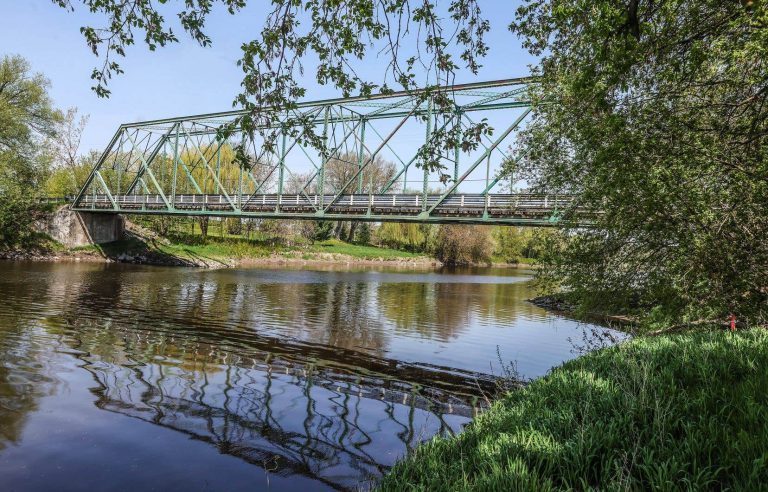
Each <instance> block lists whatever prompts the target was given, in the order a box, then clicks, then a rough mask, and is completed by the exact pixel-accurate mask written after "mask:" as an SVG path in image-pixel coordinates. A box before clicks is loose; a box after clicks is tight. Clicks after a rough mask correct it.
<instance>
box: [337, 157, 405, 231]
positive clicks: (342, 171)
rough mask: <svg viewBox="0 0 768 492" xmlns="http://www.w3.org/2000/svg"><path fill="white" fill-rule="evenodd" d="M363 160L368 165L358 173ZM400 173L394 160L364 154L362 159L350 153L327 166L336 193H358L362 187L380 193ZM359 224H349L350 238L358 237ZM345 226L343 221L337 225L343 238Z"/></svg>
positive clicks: (368, 191)
mask: <svg viewBox="0 0 768 492" xmlns="http://www.w3.org/2000/svg"><path fill="white" fill-rule="evenodd" d="M368 161H371V162H368ZM361 163H362V164H367V165H366V166H365V168H364V169H363V170H362V171H360V172H359V173H358V170H359V166H360V164H361ZM396 174H397V167H396V166H395V163H394V162H391V161H387V160H386V159H383V158H382V157H381V156H376V157H374V158H373V160H371V158H370V156H369V155H363V156H362V159H361V160H358V156H357V155H355V154H354V153H350V152H345V153H342V154H341V155H339V156H337V157H334V158H332V159H329V160H328V162H327V163H326V165H325V179H326V183H327V185H328V186H329V188H330V191H332V192H334V193H357V192H358V189H359V191H360V192H361V193H378V192H379V190H381V189H383V188H384V186H386V185H387V184H388V183H389V182H390V181H391V180H392V179H394V177H395V175H396ZM393 184H394V183H393ZM358 224H359V221H356V220H353V221H351V222H350V223H349V232H348V233H347V236H346V239H347V241H352V240H353V239H354V237H355V231H356V229H357V226H358ZM345 226H346V224H345V223H344V222H342V221H339V222H338V223H337V224H336V229H335V232H334V235H335V236H336V237H337V238H339V239H341V236H342V231H343V230H344V228H345Z"/></svg>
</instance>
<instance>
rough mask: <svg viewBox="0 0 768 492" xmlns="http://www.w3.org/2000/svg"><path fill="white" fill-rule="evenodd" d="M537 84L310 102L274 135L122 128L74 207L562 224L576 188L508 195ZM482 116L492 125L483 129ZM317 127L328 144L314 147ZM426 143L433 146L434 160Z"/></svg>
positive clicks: (192, 125) (236, 125)
mask: <svg viewBox="0 0 768 492" xmlns="http://www.w3.org/2000/svg"><path fill="white" fill-rule="evenodd" d="M531 83H533V81H532V79H529V78H517V79H507V80H498V81H492V82H481V83H472V84H462V85H454V86H451V87H446V88H443V89H442V90H441V91H440V92H435V91H427V90H416V91H411V92H394V93H390V94H387V95H375V96H371V97H350V98H342V99H329V100H323V101H312V102H302V103H299V104H298V105H297V107H296V109H293V110H289V111H286V110H281V111H272V112H270V113H269V114H270V120H271V123H268V124H267V123H265V126H262V127H260V128H259V130H261V131H264V132H265V135H271V138H270V137H269V136H267V137H266V138H267V139H266V140H265V135H262V134H261V132H260V131H256V132H252V131H248V130H247V129H244V128H242V126H241V123H242V117H243V116H245V113H244V112H242V111H228V112H221V113H211V114H204V115H196V116H187V117H178V118H167V119H161V120H153V121H145V122H140V123H130V124H124V125H121V126H120V127H119V128H118V130H117V132H116V133H115V135H114V136H113V138H112V140H111V141H110V142H109V144H108V145H107V147H106V149H105V150H104V153H103V154H102V156H101V158H100V159H99V161H98V163H97V164H96V166H95V167H94V169H93V171H92V172H91V174H90V176H89V178H88V180H87V182H86V183H85V185H84V187H83V188H82V190H81V191H80V192H79V194H78V196H77V197H76V198H75V200H74V203H73V208H74V209H75V210H79V211H93V212H101V213H127V214H155V215H157V214H160V215H197V216H206V215H212V216H224V217H227V216H231V217H253V218H285V219H323V220H350V219H355V220H369V221H387V220H390V221H404V222H439V223H444V222H452V223H496V224H517V225H538V226H546V225H552V224H554V223H555V222H557V221H558V220H559V217H560V212H562V210H563V209H566V208H568V207H569V206H570V205H571V200H570V197H568V196H565V197H564V196H562V195H561V196H560V197H557V196H555V195H546V194H540V195H532V194H525V193H514V192H513V193H509V194H502V193H500V189H501V188H502V185H503V186H506V187H507V188H508V189H509V190H510V191H512V190H515V189H516V183H518V181H519V176H514V172H513V170H514V169H515V168H516V166H517V164H518V162H519V161H520V160H521V159H522V158H523V157H524V155H525V152H524V151H520V152H513V151H512V150H510V148H509V147H510V145H511V144H512V143H513V142H514V138H515V134H516V131H517V130H519V129H520V128H521V125H522V124H524V122H525V120H526V117H527V116H528V114H529V113H530V111H531V106H530V101H529V100H528V91H527V89H528V85H529V84H531ZM485 125H488V126H489V127H491V128H493V129H495V131H479V132H478V131H477V130H478V129H482V128H485ZM311 133H313V134H314V135H315V136H316V137H317V139H318V140H317V141H315V143H313V144H312V145H309V144H308V140H313V141H314V139H309V137H308V135H309V134H311ZM272 138H274V139H276V141H272ZM428 149H433V150H435V151H436V152H437V155H430V156H429V157H428V156H427V154H430V152H429V151H428ZM426 162H438V163H439V164H440V165H441V166H442V170H438V169H432V170H430V169H429V167H430V166H427V165H424V164H425V163H426ZM382 163H391V166H385V165H383V164H382ZM418 167H421V168H420V169H419V168H418ZM409 172H410V173H411V178H410V181H409V178H408V175H409ZM414 174H417V177H416V178H415V179H414V176H413V175H414ZM409 185H410V187H409ZM585 214H586V211H583V210H580V211H579V215H580V217H581V216H582V215H585ZM581 218H582V220H586V217H581Z"/></svg>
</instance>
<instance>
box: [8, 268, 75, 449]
mask: <svg viewBox="0 0 768 492" xmlns="http://www.w3.org/2000/svg"><path fill="white" fill-rule="evenodd" d="M8 277H11V276H10V275H9V276H8ZM4 280H5V281H2V282H1V284H5V285H0V292H6V290H5V289H7V288H10V289H13V290H12V291H13V292H14V295H13V296H9V297H6V298H5V299H4V301H3V303H4V305H3V310H2V312H0V451H1V450H3V449H5V447H6V446H7V445H8V444H9V443H10V444H16V443H18V442H19V440H20V439H21V434H22V431H23V430H24V426H25V424H26V421H27V418H28V416H29V415H30V414H31V413H32V412H34V411H35V410H37V406H38V404H37V402H38V400H39V399H40V398H41V397H43V396H46V395H50V394H52V393H54V392H55V391H56V387H57V385H58V384H59V382H58V381H57V380H56V379H54V378H53V377H51V376H50V375H51V374H53V371H52V370H51V369H50V368H49V359H50V357H51V355H52V354H53V352H54V351H55V350H56V348H57V347H58V345H59V344H60V343H59V342H58V340H57V337H55V335H52V334H48V333H46V332H45V330H43V329H41V328H38V327H36V326H34V325H33V324H32V323H30V316H29V310H28V308H27V306H25V305H24V304H23V303H21V302H20V299H30V298H32V299H34V298H38V296H39V295H40V293H39V292H38V291H37V290H36V289H35V288H34V287H33V286H32V285H30V284H26V283H21V284H18V285H17V284H16V283H13V282H12V281H11V282H8V280H11V279H10V278H6V279H4Z"/></svg>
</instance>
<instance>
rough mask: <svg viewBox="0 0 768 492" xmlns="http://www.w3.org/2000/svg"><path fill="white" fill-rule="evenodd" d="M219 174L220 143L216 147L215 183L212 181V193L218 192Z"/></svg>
mask: <svg viewBox="0 0 768 492" xmlns="http://www.w3.org/2000/svg"><path fill="white" fill-rule="evenodd" d="M220 174H221V145H219V146H218V147H217V148H216V180H215V181H216V183H214V190H215V191H214V193H215V194H217V195H218V194H219V183H218V181H219V176H220Z"/></svg>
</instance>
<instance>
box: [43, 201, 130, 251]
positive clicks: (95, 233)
mask: <svg viewBox="0 0 768 492" xmlns="http://www.w3.org/2000/svg"><path fill="white" fill-rule="evenodd" d="M39 226H40V229H42V231H43V232H45V233H47V234H48V235H49V236H51V237H52V238H53V239H55V240H56V241H58V242H60V243H62V244H64V245H65V246H67V247H69V248H75V247H78V246H87V245H89V244H101V243H109V242H112V241H117V240H119V239H122V237H123V234H124V232H125V219H124V218H123V217H122V216H121V215H118V214H112V213H103V212H75V211H72V210H71V209H70V208H69V206H68V205H66V206H63V207H61V208H59V209H58V210H56V211H55V212H54V213H53V214H51V215H50V216H49V217H48V218H47V219H46V220H45V221H44V223H41V224H39Z"/></svg>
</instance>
